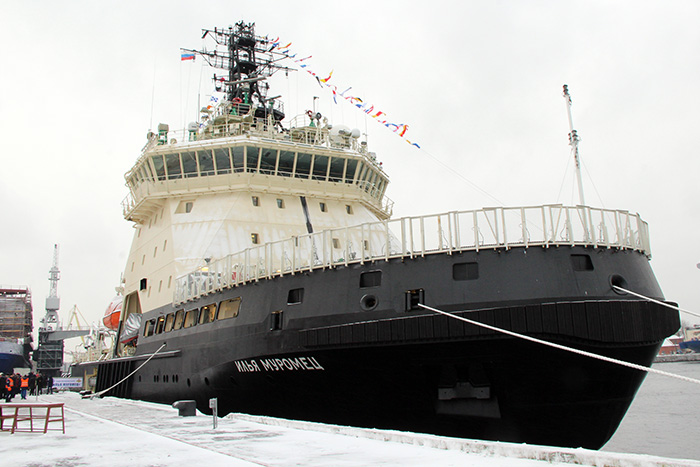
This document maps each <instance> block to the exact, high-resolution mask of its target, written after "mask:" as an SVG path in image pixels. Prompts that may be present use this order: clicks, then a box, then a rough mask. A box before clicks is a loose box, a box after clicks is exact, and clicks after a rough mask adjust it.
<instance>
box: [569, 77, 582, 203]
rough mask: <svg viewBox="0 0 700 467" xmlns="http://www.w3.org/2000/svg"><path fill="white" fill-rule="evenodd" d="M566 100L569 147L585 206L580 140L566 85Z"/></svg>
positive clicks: (580, 196) (579, 192)
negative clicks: (579, 150) (575, 128)
mask: <svg viewBox="0 0 700 467" xmlns="http://www.w3.org/2000/svg"><path fill="white" fill-rule="evenodd" d="M564 99H566V110H567V111H568V115H569V146H571V151H572V152H573V153H574V162H575V163H576V181H577V182H578V197H579V203H580V204H581V206H585V205H586V202H585V200H584V198H583V181H582V180H581V160H580V159H579V155H578V142H579V141H580V138H579V136H578V133H577V132H576V130H574V121H573V118H572V117H571V95H570V94H569V86H567V85H566V84H565V85H564Z"/></svg>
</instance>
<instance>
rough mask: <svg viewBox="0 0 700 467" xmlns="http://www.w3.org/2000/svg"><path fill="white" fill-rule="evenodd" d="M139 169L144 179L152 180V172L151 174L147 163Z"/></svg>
mask: <svg viewBox="0 0 700 467" xmlns="http://www.w3.org/2000/svg"><path fill="white" fill-rule="evenodd" d="M141 171H142V173H143V177H144V178H143V179H144V180H154V178H153V174H151V168H150V167H149V166H148V164H147V163H146V164H143V165H142V166H141Z"/></svg>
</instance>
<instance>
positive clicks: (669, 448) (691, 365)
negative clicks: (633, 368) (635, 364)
mask: <svg viewBox="0 0 700 467" xmlns="http://www.w3.org/2000/svg"><path fill="white" fill-rule="evenodd" d="M653 368H654V369H657V370H661V371H666V372H668V373H674V374H677V375H682V376H688V377H690V378H695V379H700V362H678V363H657V364H655V365H654V366H653ZM603 451H613V452H626V453H635V454H652V455H655V456H662V457H673V458H677V459H700V384H693V383H688V382H686V381H680V380H677V379H673V378H669V377H666V376H661V375H655V374H653V373H650V374H649V375H647V377H646V379H645V380H644V383H643V384H642V387H641V388H640V389H639V392H638V393H637V397H636V398H635V400H634V402H633V403H632V406H631V407H630V409H629V411H628V412H627V415H626V416H625V418H624V419H623V420H622V424H621V425H620V427H619V428H618V429H617V432H616V433H615V435H613V437H612V438H611V439H610V441H609V442H608V444H606V445H605V446H604V447H603Z"/></svg>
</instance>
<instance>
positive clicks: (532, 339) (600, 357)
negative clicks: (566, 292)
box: [418, 303, 700, 384]
mask: <svg viewBox="0 0 700 467" xmlns="http://www.w3.org/2000/svg"><path fill="white" fill-rule="evenodd" d="M418 306H420V307H421V308H425V309H426V310H429V311H432V312H434V313H438V314H441V315H445V316H448V317H450V318H454V319H458V320H460V321H464V322H465V323H469V324H473V325H474V326H479V327H482V328H486V329H490V330H491V331H496V332H500V333H502V334H507V335H509V336H512V337H517V338H519V339H524V340H526V341H530V342H534V343H536V344H542V345H546V346H548V347H553V348H555V349H559V350H564V351H566V352H571V353H575V354H578V355H583V356H585V357H590V358H595V359H597V360H602V361H604V362H608V363H614V364H616V365H621V366H626V367H628V368H634V369H635V370H639V371H646V372H647V373H655V374H658V375H663V376H668V377H670V378H676V379H680V380H683V381H687V382H689V383H695V384H700V380H698V379H695V378H689V377H687V376H681V375H676V374H674V373H668V372H666V371H661V370H657V369H655V368H650V367H646V366H643V365H637V364H636V363H630V362H625V361H624V360H618V359H616V358H611V357H606V356H605V355H598V354H595V353H593V352H587V351H585V350H579V349H574V348H572V347H567V346H565V345H561V344H555V343H554V342H548V341H545V340H542V339H538V338H536V337H532V336H526V335H525V334H519V333H517V332H513V331H509V330H507V329H502V328H498V327H496V326H491V325H490V324H486V323H481V322H479V321H474V320H471V319H468V318H465V317H463V316H457V315H454V314H452V313H448V312H446V311H442V310H438V309H437V308H432V307H429V306H426V305H423V304H422V303H419V304H418Z"/></svg>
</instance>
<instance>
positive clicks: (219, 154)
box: [214, 148, 231, 175]
mask: <svg viewBox="0 0 700 467" xmlns="http://www.w3.org/2000/svg"><path fill="white" fill-rule="evenodd" d="M214 161H215V162H216V174H217V175H221V174H230V173H231V158H230V157H229V153H228V148H217V149H214Z"/></svg>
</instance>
